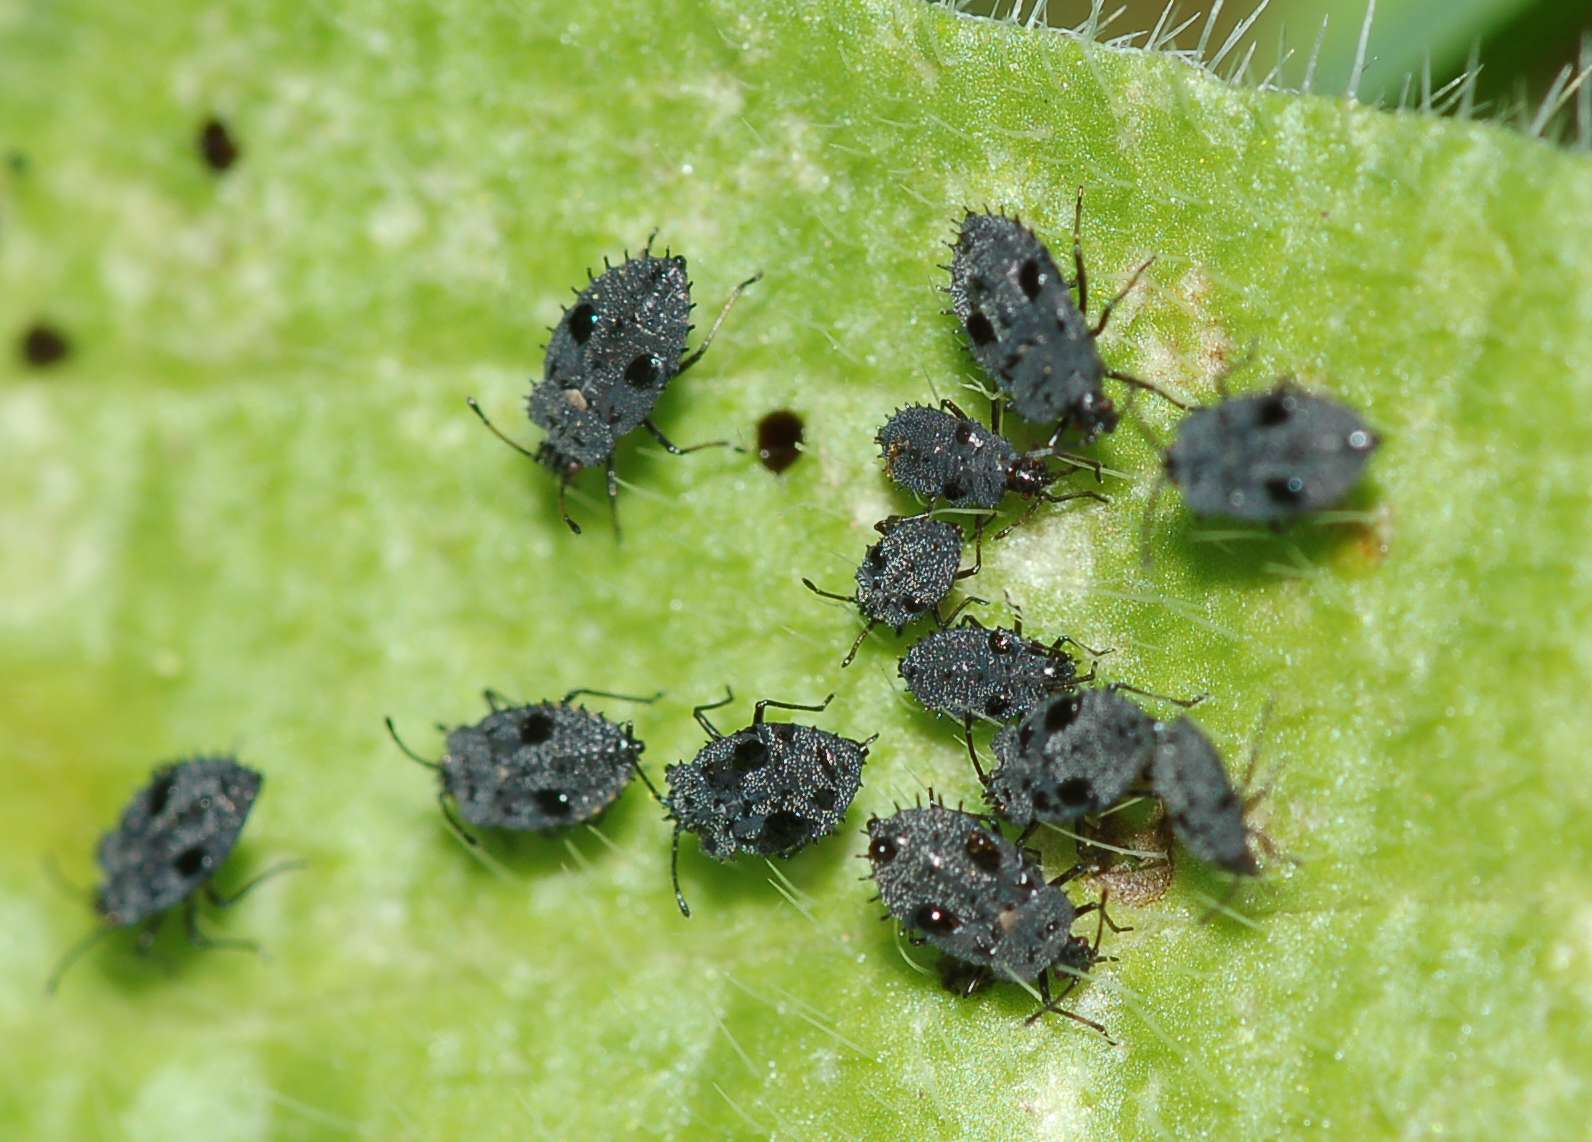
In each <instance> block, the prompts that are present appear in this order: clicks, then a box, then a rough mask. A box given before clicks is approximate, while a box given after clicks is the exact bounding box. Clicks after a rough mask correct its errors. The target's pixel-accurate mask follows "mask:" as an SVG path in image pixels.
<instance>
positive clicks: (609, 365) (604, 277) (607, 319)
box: [469, 238, 762, 534]
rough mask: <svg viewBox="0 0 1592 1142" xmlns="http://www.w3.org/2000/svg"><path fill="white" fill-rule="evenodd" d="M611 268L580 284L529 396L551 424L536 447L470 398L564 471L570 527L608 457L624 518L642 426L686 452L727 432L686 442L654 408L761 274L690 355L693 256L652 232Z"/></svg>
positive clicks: (539, 457) (533, 413) (535, 418)
mask: <svg viewBox="0 0 1592 1142" xmlns="http://www.w3.org/2000/svg"><path fill="white" fill-rule="evenodd" d="M603 267H604V268H603V272H602V273H601V274H599V275H597V276H596V277H594V278H593V277H591V275H590V274H589V273H588V275H587V276H588V277H589V278H591V281H590V283H589V284H588V285H587V286H586V288H585V289H583V290H578V291H576V294H575V304H574V305H572V306H570V307H569V308H568V309H566V310H565V311H564V315H563V317H562V318H561V319H560V320H559V323H558V325H557V326H555V327H554V329H553V332H552V338H551V340H550V341H549V342H548V344H547V357H546V361H545V363H544V366H543V371H542V379H541V381H540V382H538V383H537V384H536V385H535V386H534V387H533V388H532V389H531V395H530V397H529V399H528V400H527V402H526V410H527V412H528V413H529V415H530V418H531V421H532V422H533V423H534V424H536V425H537V426H538V427H540V428H542V429H543V430H545V432H546V433H547V435H546V438H545V439H544V440H543V441H542V443H541V444H540V445H539V446H537V448H536V449H535V451H531V450H530V449H527V448H524V447H522V446H521V445H518V444H515V443H514V442H513V441H512V440H509V439H508V438H507V437H506V436H504V435H503V434H502V433H501V432H498V430H497V429H496V428H495V427H494V426H493V425H492V423H491V421H489V420H487V417H486V414H485V413H484V412H483V411H482V410H481V406H480V405H479V404H477V403H476V401H475V398H474V397H471V398H470V400H469V404H470V407H471V408H472V409H473V410H474V411H475V414H476V415H477V416H479V417H480V418H481V421H482V423H484V424H485V425H486V426H487V427H488V428H490V429H491V430H492V432H493V433H494V434H495V435H497V436H498V438H499V439H501V440H503V441H504V443H506V444H508V445H509V446H510V447H512V448H514V449H515V450H517V451H519V452H522V453H524V454H525V455H527V456H530V457H531V458H532V459H534V460H536V461H537V462H538V463H540V464H543V465H545V466H546V467H548V468H550V469H552V471H553V472H554V474H555V475H557V477H558V510H559V515H560V517H561V518H562V519H563V521H564V522H565V523H566V524H568V525H569V529H570V530H571V531H573V532H575V533H576V534H579V533H580V525H579V524H577V523H576V522H575V521H574V520H573V519H572V518H570V515H569V511H568V509H567V507H566V506H565V503H564V493H565V491H566V489H567V487H568V485H569V483H570V481H571V480H573V479H574V478H575V476H576V475H578V474H579V473H580V472H581V471H583V470H584V469H586V468H594V467H598V466H604V467H606V469H607V473H608V500H609V508H610V511H611V512H612V513H614V520H615V529H616V531H617V528H618V522H617V520H618V516H617V500H618V495H619V478H618V475H617V473H616V472H615V470H614V449H615V448H616V447H617V446H618V444H619V441H620V440H621V439H623V438H624V437H625V436H627V435H629V434H630V433H631V432H633V431H634V430H635V429H637V428H645V429H646V430H647V431H648V432H649V433H651V434H652V436H653V437H654V439H656V440H657V441H658V443H659V444H660V445H662V446H663V447H664V449H665V450H667V451H668V452H670V453H672V454H674V455H677V456H678V455H683V454H685V453H687V452H694V451H696V450H697V449H701V448H711V447H720V446H722V445H724V443H725V442H724V441H721V440H715V441H709V442H707V443H704V444H697V445H693V446H692V447H689V448H680V447H678V446H677V445H675V444H674V443H673V442H672V441H671V440H669V438H668V437H666V436H665V435H664V434H663V433H662V432H661V431H659V429H658V426H657V425H656V424H654V423H653V422H652V410H653V408H654V407H655V406H656V405H657V403H658V398H659V397H661V396H662V395H663V391H664V389H665V388H667V387H668V385H669V382H670V381H672V380H673V379H674V378H675V377H677V376H679V375H680V374H681V373H683V372H685V371H686V370H687V369H689V368H690V367H691V366H692V365H694V364H696V363H697V362H698V361H700V360H701V359H702V357H703V355H704V354H705V353H706V352H707V351H708V347H709V346H710V345H712V344H713V338H714V336H715V335H716V334H717V333H718V331H719V326H720V325H722V324H723V322H724V318H725V317H726V315H728V313H729V311H730V307H731V306H733V305H734V304H735V300H736V299H737V298H738V297H740V295H741V293H742V291H743V290H745V289H746V288H747V287H748V286H750V285H751V284H752V283H753V282H755V281H757V280H758V278H759V277H761V276H762V275H761V274H758V275H755V276H753V277H751V278H748V279H747V280H746V281H744V282H742V283H741V284H740V285H738V286H736V287H735V289H734V290H733V291H731V293H730V297H729V300H727V301H726V302H725V303H724V308H723V309H722V310H721V311H720V312H719V315H718V318H717V319H716V320H715V321H714V322H713V327H712V328H711V329H709V330H708V334H707V336H706V337H705V338H703V340H702V343H701V344H700V345H698V346H697V348H696V349H695V351H693V352H691V353H690V354H689V355H688V354H687V353H686V336H687V334H688V333H689V332H690V331H691V328H692V326H691V310H692V309H693V308H694V307H693V304H692V302H691V281H690V279H689V278H688V277H687V275H686V265H685V259H684V258H682V257H680V256H679V255H677V254H670V253H669V252H668V251H665V252H664V254H663V256H662V257H658V256H656V255H654V254H653V253H652V241H651V239H650V238H649V239H648V242H647V247H646V248H645V249H644V250H643V251H642V252H641V254H640V255H639V256H637V257H634V258H632V257H631V256H630V255H629V254H628V253H626V255H625V260H624V261H623V262H621V263H620V264H619V265H617V266H615V265H609V263H608V261H607V259H604V261H603Z"/></svg>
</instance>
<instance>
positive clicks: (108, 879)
mask: <svg viewBox="0 0 1592 1142" xmlns="http://www.w3.org/2000/svg"><path fill="white" fill-rule="evenodd" d="M263 780H264V778H263V777H262V776H261V774H260V773H259V772H258V771H256V770H253V769H250V768H249V767H248V766H245V765H240V764H239V763H238V761H237V760H236V759H235V758H232V757H226V756H215V757H195V758H193V759H191V760H186V761H179V762H175V763H172V764H169V765H163V766H161V767H159V768H158V769H156V770H155V771H154V773H153V774H152V775H151V776H150V780H149V784H148V785H146V786H144V788H142V789H141V790H139V791H138V793H136V794H135V795H134V796H133V799H132V801H130V802H129V803H128V805H127V808H126V809H124V810H123V811H122V816H121V820H120V822H119V823H118V824H117V826H116V828H115V829H113V830H112V831H110V832H108V833H106V834H105V835H104V836H103V837H101V838H100V842H99V848H98V850H97V853H96V855H97V858H98V861H99V866H100V869H101V870H102V872H103V874H104V879H103V881H102V883H101V885H100V887H99V888H98V890H97V891H96V892H95V895H94V909H95V911H96V912H98V913H99V915H100V918H101V919H102V920H103V921H104V924H105V927H103V928H101V929H99V930H97V931H95V932H93V933H92V934H90V935H89V936H88V937H87V938H86V939H84V940H82V941H80V942H79V943H78V944H77V945H76V946H74V947H73V948H72V949H71V950H70V951H68V952H67V954H66V955H65V956H64V957H62V960H61V962H60V964H59V965H57V967H56V969H55V971H54V972H53V973H52V974H51V976H50V980H49V983H48V984H47V985H46V990H47V991H50V992H53V991H54V990H55V988H56V986H57V985H58V984H59V983H60V980H61V977H62V975H64V974H65V972H66V970H67V968H69V967H70V966H71V965H72V964H73V963H75V962H76V961H77V959H78V957H80V956H81V955H82V954H83V953H84V952H86V951H87V950H88V948H89V947H90V946H92V945H93V944H94V943H95V942H96V941H97V940H98V939H99V938H100V937H101V936H103V935H104V934H105V933H106V932H107V931H111V930H114V929H116V928H125V927H128V926H129V925H133V924H144V925H145V928H144V931H143V932H142V933H141V935H140V940H139V943H140V947H141V948H144V949H147V948H148V947H149V946H150V945H151V944H152V943H153V941H154V938H155V934H156V931H157V930H158V928H159V926H160V923H161V921H162V920H164V918H165V917H166V915H167V914H168V913H169V911H170V910H171V909H172V908H174V907H176V906H177V905H179V904H181V905H183V906H184V912H183V915H184V922H185V925H186V928H187V934H188V939H189V942H190V943H192V944H193V945H194V946H195V947H201V948H222V947H233V948H245V949H249V950H255V946H254V945H253V944H252V943H249V942H247V941H243V940H220V939H213V938H211V937H209V936H206V935H205V934H204V933H202V932H201V931H200V930H199V927H198V913H197V905H198V899H197V895H196V894H197V893H198V892H199V890H200V889H204V891H205V895H206V896H207V897H208V898H209V900H210V902H211V903H212V904H214V905H216V906H218V907H225V906H227V905H229V904H231V903H233V902H234V901H236V900H238V899H239V898H240V897H242V896H243V895H244V893H246V892H248V891H249V890H250V889H252V888H253V887H254V886H255V885H257V884H259V883H261V882H262V881H263V880H265V879H266V878H267V877H269V876H274V875H275V874H276V873H278V872H283V871H286V870H287V869H288V868H289V867H296V865H293V864H290V865H279V866H277V867H276V868H274V869H271V870H269V871H268V872H266V873H263V874H262V875H260V876H258V877H256V878H255V879H254V880H253V881H251V882H249V883H248V884H245V885H244V886H243V887H242V888H240V889H238V890H237V891H235V892H233V893H232V894H231V895H230V896H223V895H222V894H220V893H218V892H217V891H216V890H215V888H214V886H213V885H212V884H211V883H210V882H211V878H212V877H214V876H215V874H216V873H217V872H218V871H219V870H220V868H221V866H222V865H223V864H224V863H226V859H227V857H228V855H229V854H230V853H231V852H232V849H233V847H234V846H235V845H236V844H237V842H238V837H239V835H240V834H241V833H242V832H243V826H244V823H245V822H246V821H247V820H248V818H249V811H250V810H251V809H252V808H253V807H254V802H255V799H256V798H257V797H258V796H259V794H260V786H261V783H262V781H263Z"/></svg>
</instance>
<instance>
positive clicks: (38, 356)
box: [19, 321, 72, 369]
mask: <svg viewBox="0 0 1592 1142" xmlns="http://www.w3.org/2000/svg"><path fill="white" fill-rule="evenodd" d="M19 349H20V351H21V353H22V359H23V360H24V361H26V362H27V363H28V364H30V365H33V366H34V367H36V368H40V369H46V368H49V367H50V366H51V365H54V364H58V363H59V362H61V361H64V360H65V359H66V358H67V357H68V356H70V355H71V352H72V344H71V342H69V341H68V340H67V339H66V335H65V334H64V333H62V332H61V331H60V330H59V329H57V328H55V326H53V325H50V324H48V323H46V322H43V321H39V322H35V323H34V324H33V325H30V326H29V327H28V329H27V331H26V332H24V333H23V334H22V341H21V344H20V346H19Z"/></svg>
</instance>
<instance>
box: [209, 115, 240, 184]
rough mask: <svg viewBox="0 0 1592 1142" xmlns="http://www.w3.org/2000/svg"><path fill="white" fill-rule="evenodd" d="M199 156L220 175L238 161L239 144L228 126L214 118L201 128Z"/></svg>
mask: <svg viewBox="0 0 1592 1142" xmlns="http://www.w3.org/2000/svg"><path fill="white" fill-rule="evenodd" d="M199 154H200V155H201V156H203V158H204V161H205V165H206V166H207V167H209V168H210V169H211V170H213V171H215V172H216V173H217V174H220V173H221V172H223V171H227V170H230V169H231V168H232V165H233V164H234V163H236V162H237V161H238V154H239V151H238V144H237V141H236V140H235V139H233V137H232V132H231V131H229V130H227V125H226V124H225V123H223V122H222V121H221V120H220V119H217V118H215V117H214V116H212V117H211V118H209V119H206V120H205V121H204V124H203V125H202V126H201V127H200V128H199Z"/></svg>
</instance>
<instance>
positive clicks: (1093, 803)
mask: <svg viewBox="0 0 1592 1142" xmlns="http://www.w3.org/2000/svg"><path fill="white" fill-rule="evenodd" d="M1123 691H1129V692H1132V693H1136V694H1144V693H1146V691H1143V690H1140V689H1138V688H1137V687H1135V686H1127V685H1124V684H1122V683H1117V684H1114V685H1112V686H1106V687H1103V688H1096V689H1088V690H1080V691H1078V692H1076V693H1064V694H1050V695H1048V696H1046V697H1045V698H1044V699H1043V700H1042V701H1041V702H1040V703H1039V704H1038V705H1036V706H1035V707H1034V708H1033V709H1032V710H1030V711H1029V712H1028V714H1027V715H1026V716H1025V717H1024V718H1023V720H1022V721H1021V722H1019V723H1018V724H1016V725H1011V726H1005V727H1003V728H1002V729H1001V730H1000V732H998V733H997V734H996V735H995V740H994V742H993V743H992V746H993V749H994V751H995V757H996V760H997V761H998V762H999V764H998V766H997V767H996V768H995V769H994V770H993V771H992V772H991V773H990V774H989V775H988V776H987V777H986V776H985V775H983V774H980V775H979V778H980V780H981V781H982V782H983V784H984V787H985V790H986V792H987V794H988V796H989V799H990V802H991V804H992V805H993V806H994V808H995V811H996V812H997V813H999V814H1000V816H1001V817H1003V818H1004V819H1006V820H1007V821H1010V822H1011V823H1012V824H1013V825H1016V826H1017V827H1018V828H1020V829H1023V830H1025V832H1024V834H1023V836H1024V837H1026V836H1027V831H1031V830H1032V828H1033V827H1034V826H1035V825H1036V824H1038V823H1039V822H1041V821H1048V822H1051V823H1054V824H1061V825H1064V824H1067V823H1069V822H1072V821H1076V820H1078V819H1079V818H1081V817H1087V816H1092V815H1094V814H1097V813H1103V812H1105V811H1106V810H1107V809H1110V808H1113V807H1114V806H1116V805H1118V804H1120V803H1121V802H1122V801H1123V800H1124V799H1125V798H1126V797H1127V796H1128V794H1129V792H1130V790H1132V789H1133V788H1134V787H1135V786H1136V785H1138V784H1140V783H1141V781H1142V780H1143V778H1144V777H1145V776H1146V774H1147V772H1148V770H1149V768H1150V763H1151V761H1152V759H1153V758H1154V756H1155V747H1156V734H1155V725H1156V723H1155V720H1154V719H1153V718H1151V717H1150V715H1149V714H1146V713H1145V712H1144V711H1143V710H1142V709H1140V708H1139V706H1138V705H1137V703H1135V702H1133V701H1131V700H1130V699H1128V698H1126V697H1124V696H1123ZM1149 696H1151V697H1156V698H1161V699H1163V700H1165V701H1169V702H1172V703H1175V704H1176V705H1179V706H1185V707H1186V706H1192V705H1196V704H1197V703H1199V702H1200V701H1202V700H1203V698H1193V699H1183V698H1170V697H1167V696H1166V695H1161V694H1155V695H1149ZM1019 839H1021V838H1019Z"/></svg>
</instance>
